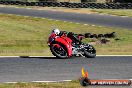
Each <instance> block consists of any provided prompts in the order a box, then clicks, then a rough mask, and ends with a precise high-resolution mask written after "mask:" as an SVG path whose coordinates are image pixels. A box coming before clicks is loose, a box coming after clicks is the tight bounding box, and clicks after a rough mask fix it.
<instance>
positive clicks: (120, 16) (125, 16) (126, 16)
mask: <svg viewBox="0 0 132 88" xmlns="http://www.w3.org/2000/svg"><path fill="white" fill-rule="evenodd" d="M120 17H123V18H126V17H128V16H120Z"/></svg>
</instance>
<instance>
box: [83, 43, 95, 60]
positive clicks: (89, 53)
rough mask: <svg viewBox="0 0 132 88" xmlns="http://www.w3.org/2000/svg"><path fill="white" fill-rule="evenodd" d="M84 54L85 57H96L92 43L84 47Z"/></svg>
mask: <svg viewBox="0 0 132 88" xmlns="http://www.w3.org/2000/svg"><path fill="white" fill-rule="evenodd" d="M84 56H85V57H87V58H95V57H96V50H95V48H94V47H93V46H92V45H89V46H88V47H85V50H84Z"/></svg>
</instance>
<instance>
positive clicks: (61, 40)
mask: <svg viewBox="0 0 132 88" xmlns="http://www.w3.org/2000/svg"><path fill="white" fill-rule="evenodd" d="M55 41H56V42H59V43H61V44H63V45H64V46H65V47H66V49H67V52H68V57H70V56H72V40H71V39H70V38H68V37H65V38H62V37H59V38H56V39H55Z"/></svg>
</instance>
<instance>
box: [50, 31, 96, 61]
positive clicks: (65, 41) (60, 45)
mask: <svg viewBox="0 0 132 88" xmlns="http://www.w3.org/2000/svg"><path fill="white" fill-rule="evenodd" d="M82 37H84V36H82V35H76V36H75V35H74V34H72V33H70V32H69V33H65V32H62V33H60V34H59V35H56V34H55V33H52V34H51V35H50V36H49V39H48V45H49V47H50V50H51V52H52V54H53V55H54V56H56V57H57V58H62V59H64V58H69V57H72V56H84V57H87V58H94V57H95V56H96V50H95V48H94V47H93V46H92V45H89V44H85V43H82V42H81V38H82Z"/></svg>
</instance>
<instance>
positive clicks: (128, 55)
mask: <svg viewBox="0 0 132 88" xmlns="http://www.w3.org/2000/svg"><path fill="white" fill-rule="evenodd" d="M97 56H98V57H99V56H101V57H102V56H104V57H105V56H106V57H108V56H109V57H110V56H117V57H118V56H122V57H123V56H132V55H97Z"/></svg>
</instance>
